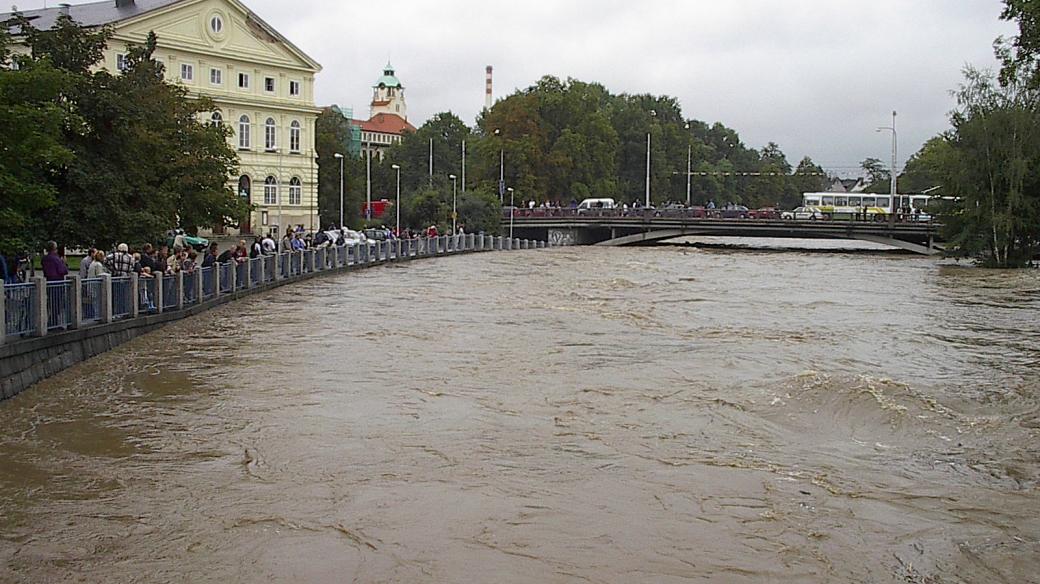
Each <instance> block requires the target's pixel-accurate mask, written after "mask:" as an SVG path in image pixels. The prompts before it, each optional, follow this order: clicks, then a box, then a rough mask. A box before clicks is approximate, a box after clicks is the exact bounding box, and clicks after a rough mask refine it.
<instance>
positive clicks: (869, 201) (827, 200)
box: [802, 193, 934, 221]
mask: <svg viewBox="0 0 1040 584" xmlns="http://www.w3.org/2000/svg"><path fill="white" fill-rule="evenodd" d="M933 198H934V197H932V196H929V195H896V208H897V209H911V210H916V209H920V210H921V212H924V211H925V210H926V209H927V208H928V202H929V201H930V200H931V199H933ZM802 205H804V206H806V207H815V208H817V209H819V210H820V212H821V213H823V216H824V217H825V218H827V219H856V218H857V217H862V216H863V213H864V211H865V212H866V215H867V218H868V219H869V220H874V221H883V220H884V219H885V218H886V217H888V215H889V214H891V212H892V211H891V209H892V196H891V195H883V194H875V193H802ZM911 212H913V211H911Z"/></svg>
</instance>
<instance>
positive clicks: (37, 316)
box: [32, 276, 47, 337]
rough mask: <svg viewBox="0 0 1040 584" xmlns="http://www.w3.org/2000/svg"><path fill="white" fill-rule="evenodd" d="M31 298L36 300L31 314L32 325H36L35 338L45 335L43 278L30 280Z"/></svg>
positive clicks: (45, 292) (45, 286) (45, 282)
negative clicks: (31, 286) (34, 308)
mask: <svg viewBox="0 0 1040 584" xmlns="http://www.w3.org/2000/svg"><path fill="white" fill-rule="evenodd" d="M32 283H33V291H32V293H33V298H35V299H36V310H35V311H34V312H33V315H32V318H33V323H34V324H35V325H36V336H38V337H42V336H44V335H46V334H47V280H45V279H44V278H43V276H36V277H34V278H33V279H32Z"/></svg>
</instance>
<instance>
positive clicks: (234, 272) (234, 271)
mask: <svg viewBox="0 0 1040 584" xmlns="http://www.w3.org/2000/svg"><path fill="white" fill-rule="evenodd" d="M228 266H230V267H231V269H230V270H228V279H229V280H230V281H231V282H230V283H229V284H228V290H231V292H232V293H234V292H235V289H236V288H237V287H238V266H236V265H235V260H231V261H230V262H228Z"/></svg>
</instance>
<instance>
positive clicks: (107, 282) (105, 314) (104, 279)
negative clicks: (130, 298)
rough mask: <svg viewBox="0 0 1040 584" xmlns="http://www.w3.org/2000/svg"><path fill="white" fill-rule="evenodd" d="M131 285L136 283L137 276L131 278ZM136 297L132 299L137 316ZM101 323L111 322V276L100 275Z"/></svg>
mask: <svg viewBox="0 0 1040 584" xmlns="http://www.w3.org/2000/svg"><path fill="white" fill-rule="evenodd" d="M131 278H133V280H131V283H132V284H134V283H136V282H137V274H133V275H132V276H131ZM136 310H137V297H136V296H135V297H134V312H133V313H132V316H137V312H136ZM101 322H105V323H108V322H112V274H101Z"/></svg>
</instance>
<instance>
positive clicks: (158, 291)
mask: <svg viewBox="0 0 1040 584" xmlns="http://www.w3.org/2000/svg"><path fill="white" fill-rule="evenodd" d="M163 288H164V286H163V273H162V272H159V273H158V274H156V275H155V301H154V302H155V310H157V311H158V312H159V314H162V311H163Z"/></svg>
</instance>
